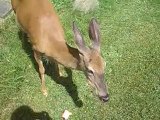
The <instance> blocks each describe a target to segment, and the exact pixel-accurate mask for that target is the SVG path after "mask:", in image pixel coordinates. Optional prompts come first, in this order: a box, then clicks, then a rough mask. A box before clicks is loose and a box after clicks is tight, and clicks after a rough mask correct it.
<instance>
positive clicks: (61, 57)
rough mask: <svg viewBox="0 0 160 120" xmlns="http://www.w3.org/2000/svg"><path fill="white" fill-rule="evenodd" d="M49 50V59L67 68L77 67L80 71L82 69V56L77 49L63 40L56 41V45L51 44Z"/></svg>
mask: <svg viewBox="0 0 160 120" xmlns="http://www.w3.org/2000/svg"><path fill="white" fill-rule="evenodd" d="M50 50H51V51H49V52H50V53H51V54H50V55H49V56H50V58H51V59H54V60H55V61H56V62H58V63H60V64H62V65H63V66H65V67H67V68H72V69H77V70H80V71H83V70H84V68H85V67H84V61H83V56H82V55H81V53H80V52H79V50H78V49H76V48H73V47H71V46H69V45H68V44H67V43H64V42H57V43H56V46H54V47H53V46H52V49H50Z"/></svg>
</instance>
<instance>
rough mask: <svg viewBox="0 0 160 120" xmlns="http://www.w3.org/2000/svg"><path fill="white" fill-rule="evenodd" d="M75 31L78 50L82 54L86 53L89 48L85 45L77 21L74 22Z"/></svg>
mask: <svg viewBox="0 0 160 120" xmlns="http://www.w3.org/2000/svg"><path fill="white" fill-rule="evenodd" d="M73 32H74V38H75V42H76V45H77V46H78V50H79V51H80V52H81V53H82V54H85V53H86V52H87V50H88V49H87V47H86V45H85V42H84V40H83V37H82V35H81V32H80V31H79V29H78V27H77V25H76V23H75V22H73Z"/></svg>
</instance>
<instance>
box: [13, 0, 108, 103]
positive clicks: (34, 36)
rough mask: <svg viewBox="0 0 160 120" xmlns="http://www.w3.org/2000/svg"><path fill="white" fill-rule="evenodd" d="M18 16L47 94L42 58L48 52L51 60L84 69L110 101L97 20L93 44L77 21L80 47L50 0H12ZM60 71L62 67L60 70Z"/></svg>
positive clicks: (93, 25) (102, 96)
mask: <svg viewBox="0 0 160 120" xmlns="http://www.w3.org/2000/svg"><path fill="white" fill-rule="evenodd" d="M11 3H12V8H13V10H14V12H15V14H16V19H17V21H18V23H19V24H20V26H21V27H22V30H23V31H24V32H25V33H27V35H28V36H29V38H30V43H31V45H32V49H33V52H34V58H35V60H36V62H37V64H38V66H39V73H40V79H41V89H42V93H43V94H44V95H46V96H47V90H46V86H45V78H44V73H45V69H44V66H43V62H42V60H41V57H42V55H45V56H46V57H47V58H48V59H49V60H50V61H53V62H55V64H56V65H57V67H58V64H61V65H63V66H65V67H67V68H71V69H77V70H81V71H83V72H84V74H85V75H86V77H87V79H88V81H89V83H91V86H93V87H94V88H95V89H96V92H97V95H98V96H99V98H100V99H101V100H102V101H104V102H106V101H108V99H109V97H108V93H107V89H106V85H105V82H104V72H105V71H104V69H105V61H104V60H103V58H102V57H101V55H100V35H99V34H100V33H99V26H98V23H97V22H96V20H95V19H92V20H91V22H90V24H89V37H90V39H91V40H92V46H91V47H90V48H89V47H87V46H86V45H85V42H84V40H83V37H82V35H81V33H80V31H79V30H78V28H77V26H76V24H75V22H73V32H74V37H75V42H76V45H77V47H78V49H76V48H73V47H71V46H69V45H68V44H67V43H66V41H65V38H64V31H63V28H62V25H61V23H60V20H59V18H58V15H57V14H56V12H55V10H54V8H53V7H52V4H51V3H50V2H49V0H11ZM57 70H58V69H57Z"/></svg>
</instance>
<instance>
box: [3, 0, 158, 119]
mask: <svg viewBox="0 0 160 120" xmlns="http://www.w3.org/2000/svg"><path fill="white" fill-rule="evenodd" d="M99 1H100V7H99V8H98V9H96V10H95V11H93V12H90V13H87V14H84V13H83V12H79V11H74V10H73V7H72V0H70V1H69V0H68V1H67V0H53V3H54V6H55V8H56V10H57V12H58V14H59V16H60V19H61V21H62V23H63V26H64V30H65V35H66V39H67V42H68V43H69V44H70V45H72V46H75V44H74V40H73V32H72V26H71V25H72V22H73V21H76V22H77V25H78V26H79V28H80V29H81V31H82V33H83V36H84V38H85V40H86V41H87V43H89V42H90V41H89V38H88V33H87V32H88V23H89V21H90V19H91V18H92V17H95V18H97V20H98V22H99V24H100V28H101V39H102V46H101V52H102V55H103V57H104V59H105V61H106V63H107V67H106V72H105V78H106V83H107V84H108V88H109V95H110V101H109V102H107V103H102V102H101V101H99V100H98V99H97V97H95V95H94V94H93V93H92V92H91V91H92V90H91V88H90V87H89V86H88V85H87V82H86V79H85V76H84V75H83V73H82V72H79V71H73V72H72V78H71V77H70V78H69V79H67V78H66V79H64V80H62V81H57V80H56V79H53V78H52V77H51V75H49V74H48V75H45V77H46V84H47V89H48V93H49V95H48V97H44V96H43V95H42V93H41V91H40V79H39V76H38V73H37V71H36V69H35V62H34V59H33V55H32V50H31V47H30V45H29V44H28V43H27V42H24V37H23V36H22V35H21V33H20V32H19V30H18V27H17V25H16V24H15V19H14V16H13V15H10V16H9V17H8V18H7V19H6V20H5V22H4V23H2V24H1V25H0V120H18V119H17V118H15V116H16V115H18V116H23V115H24V116H25V118H26V119H24V120H32V119H31V117H33V116H39V117H41V120H42V119H43V120H46V119H44V118H42V117H45V118H48V117H47V115H48V116H50V118H52V119H53V120H59V119H60V117H61V114H62V112H63V111H64V110H65V109H67V110H69V111H70V112H72V114H73V115H72V116H71V117H70V119H71V120H109V119H111V120H160V1H159V0H99ZM49 68H50V69H51V67H49ZM71 80H72V81H71ZM11 118H12V119H11Z"/></svg>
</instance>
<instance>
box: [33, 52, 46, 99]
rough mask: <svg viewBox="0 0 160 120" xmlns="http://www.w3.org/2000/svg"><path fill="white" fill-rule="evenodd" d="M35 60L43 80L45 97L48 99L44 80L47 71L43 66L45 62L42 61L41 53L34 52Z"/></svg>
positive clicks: (42, 88) (42, 87)
mask: <svg viewBox="0 0 160 120" xmlns="http://www.w3.org/2000/svg"><path fill="white" fill-rule="evenodd" d="M34 58H35V60H36V62H37V64H38V67H39V74H40V79H41V90H42V93H43V95H45V96H46V97H47V95H48V93H47V89H46V85H45V78H44V73H45V69H44V66H43V62H42V60H41V53H39V52H37V51H34Z"/></svg>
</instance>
